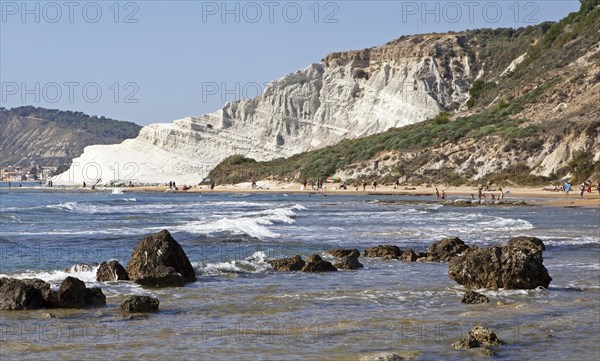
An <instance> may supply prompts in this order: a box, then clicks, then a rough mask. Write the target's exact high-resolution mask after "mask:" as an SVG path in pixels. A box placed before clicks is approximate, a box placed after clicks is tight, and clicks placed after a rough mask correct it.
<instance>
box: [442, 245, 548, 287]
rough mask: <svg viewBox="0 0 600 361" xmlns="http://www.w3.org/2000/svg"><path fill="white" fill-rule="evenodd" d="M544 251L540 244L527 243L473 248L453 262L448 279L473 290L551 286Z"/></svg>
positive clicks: (455, 258)
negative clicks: (544, 260) (543, 255)
mask: <svg viewBox="0 0 600 361" xmlns="http://www.w3.org/2000/svg"><path fill="white" fill-rule="evenodd" d="M540 242H541V241H540ZM542 245H543V243H542ZM543 248H544V247H543V246H540V245H539V243H537V242H524V241H514V242H512V243H509V245H507V246H502V247H500V246H493V247H488V248H477V247H471V248H470V249H468V250H467V251H465V253H464V254H463V255H462V256H460V257H454V258H453V259H452V260H451V261H450V264H449V266H448V276H449V277H450V278H451V279H452V280H454V281H456V282H458V283H459V284H461V285H463V286H466V287H469V288H489V289H497V288H505V289H534V288H537V287H539V286H542V287H548V285H549V284H550V281H552V278H551V277H550V275H549V274H548V270H547V269H546V267H544V264H543V258H542V251H541V249H543Z"/></svg>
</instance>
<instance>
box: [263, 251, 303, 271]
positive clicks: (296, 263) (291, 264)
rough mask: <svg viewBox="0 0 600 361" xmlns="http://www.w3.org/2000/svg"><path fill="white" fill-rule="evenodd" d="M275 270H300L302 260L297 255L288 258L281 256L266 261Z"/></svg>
mask: <svg viewBox="0 0 600 361" xmlns="http://www.w3.org/2000/svg"><path fill="white" fill-rule="evenodd" d="M268 263H269V264H270V265H271V267H273V269H274V270H276V271H287V272H289V271H301V270H302V268H303V267H304V265H305V262H304V260H303V259H302V257H300V256H299V255H295V256H294V257H290V258H281V259H274V260H271V261H268Z"/></svg>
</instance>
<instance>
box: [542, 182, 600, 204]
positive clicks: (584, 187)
mask: <svg viewBox="0 0 600 361" xmlns="http://www.w3.org/2000/svg"><path fill="white" fill-rule="evenodd" d="M543 190H545V191H550V192H564V193H565V194H569V193H570V192H571V191H572V190H573V185H572V184H571V182H570V181H568V180H567V181H565V183H564V184H563V185H562V186H560V188H559V187H558V186H557V185H555V186H554V188H549V187H545V188H543ZM596 191H597V192H598V195H600V178H598V182H597V183H596ZM586 192H587V193H592V181H591V180H589V179H588V180H586V181H584V182H583V183H581V185H580V186H579V197H581V199H583V195H584V194H585V193H586Z"/></svg>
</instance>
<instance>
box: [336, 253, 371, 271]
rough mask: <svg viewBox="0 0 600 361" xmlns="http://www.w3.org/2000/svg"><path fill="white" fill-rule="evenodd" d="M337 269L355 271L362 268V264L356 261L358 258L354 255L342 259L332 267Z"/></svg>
mask: <svg viewBox="0 0 600 361" xmlns="http://www.w3.org/2000/svg"><path fill="white" fill-rule="evenodd" d="M333 266H334V267H335V268H337V269H345V270H355V269H359V268H363V267H364V266H363V265H362V263H360V262H359V261H358V256H356V254H354V253H353V254H351V255H350V256H345V257H342V259H340V260H339V262H337V263H336V264H334V265H333Z"/></svg>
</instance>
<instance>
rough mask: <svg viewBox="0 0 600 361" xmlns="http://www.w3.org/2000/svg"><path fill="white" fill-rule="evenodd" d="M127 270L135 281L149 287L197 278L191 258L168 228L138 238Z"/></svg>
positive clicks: (190, 280)
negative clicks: (139, 239) (138, 240)
mask: <svg viewBox="0 0 600 361" xmlns="http://www.w3.org/2000/svg"><path fill="white" fill-rule="evenodd" d="M127 274H128V275H129V278H130V279H131V280H132V281H134V282H135V283H138V284H141V285H143V286H149V287H172V286H183V285H184V284H185V283H186V282H194V281H196V272H195V271H194V268H193V267H192V264H191V263H190V260H189V259H188V257H187V255H186V254H185V252H184V251H183V248H181V245H180V244H179V243H177V241H175V240H174V239H173V237H172V236H171V234H170V233H169V231H167V230H166V229H165V230H162V231H160V232H158V233H155V234H153V235H150V236H147V237H145V238H144V239H142V240H141V241H140V242H138V244H137V245H136V246H135V249H134V250H133V252H132V253H131V259H130V260H129V263H127Z"/></svg>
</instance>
